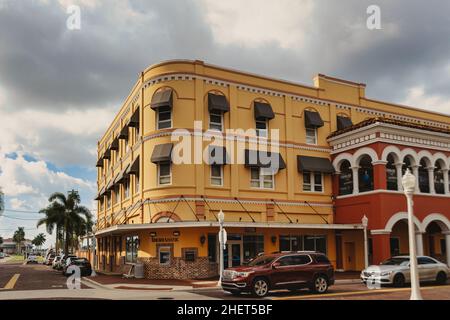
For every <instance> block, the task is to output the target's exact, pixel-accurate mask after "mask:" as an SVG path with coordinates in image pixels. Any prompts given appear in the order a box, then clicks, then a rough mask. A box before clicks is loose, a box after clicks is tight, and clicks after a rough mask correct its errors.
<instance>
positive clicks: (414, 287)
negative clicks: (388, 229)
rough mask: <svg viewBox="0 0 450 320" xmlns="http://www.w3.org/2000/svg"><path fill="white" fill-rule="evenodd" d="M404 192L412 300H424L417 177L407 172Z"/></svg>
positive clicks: (404, 177)
mask: <svg viewBox="0 0 450 320" xmlns="http://www.w3.org/2000/svg"><path fill="white" fill-rule="evenodd" d="M402 185H403V191H404V193H405V196H406V201H407V205H408V236H409V265H410V273H411V300H422V295H421V293H420V283H419V273H418V268H417V256H416V235H415V233H416V232H415V231H416V230H415V227H414V213H413V205H414V203H413V194H414V191H415V189H416V177H414V175H413V174H411V172H410V171H409V169H407V170H406V172H405V175H404V176H403V178H402Z"/></svg>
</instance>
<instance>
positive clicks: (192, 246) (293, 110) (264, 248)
mask: <svg viewBox="0 0 450 320" xmlns="http://www.w3.org/2000/svg"><path fill="white" fill-rule="evenodd" d="M376 116H386V117H390V118H392V119H398V120H405V121H406V120H411V121H412V120H414V119H420V121H423V123H424V124H426V125H427V124H428V125H433V126H441V127H444V128H447V129H448V118H446V117H444V116H442V115H439V114H434V113H430V112H425V111H421V110H419V109H413V108H409V107H403V106H397V105H392V104H387V103H383V102H379V101H375V100H370V99H368V98H366V97H365V85H364V84H359V83H353V82H350V81H345V80H340V79H336V78H332V77H328V76H325V75H318V76H317V77H315V79H314V85H313V86H305V85H300V84H296V83H292V82H288V81H283V80H278V79H271V78H268V77H262V76H259V75H254V74H249V73H245V72H240V71H236V70H231V69H226V68H222V67H218V66H214V65H209V64H206V63H204V62H202V61H183V60H177V61H167V62H163V63H160V64H156V65H153V66H151V67H149V68H148V69H146V70H145V71H143V72H142V73H141V75H140V77H139V79H138V80H137V82H136V84H135V85H134V87H133V88H132V90H131V92H130V94H129V96H128V97H127V98H126V100H125V102H124V103H123V106H122V107H121V108H120V110H119V112H118V113H117V115H116V116H115V118H114V120H113V122H112V123H111V125H110V126H109V128H108V129H107V131H106V132H105V134H104V136H103V137H102V138H101V139H100V141H99V142H98V162H97V167H98V181H97V182H98V197H97V200H99V201H98V217H97V228H96V238H97V257H98V265H97V267H98V268H99V269H100V270H107V271H113V272H126V268H127V265H129V264H132V263H136V262H138V261H140V262H142V263H143V264H144V265H145V275H146V277H149V278H207V277H211V276H214V275H217V273H218V250H219V248H218V239H217V238H218V237H217V233H218V226H219V224H218V220H217V214H218V212H219V211H220V210H223V212H224V214H225V228H226V231H227V234H228V241H227V250H225V267H227V266H234V265H238V264H242V263H243V262H245V261H246V260H248V259H251V258H253V257H255V256H256V255H257V254H259V253H261V252H266V253H268V252H274V251H286V250H317V251H322V252H325V253H326V254H327V255H328V257H329V259H330V260H331V261H332V262H333V263H334V264H336V254H337V251H339V249H338V250H337V249H336V242H335V240H336V235H337V234H339V236H340V237H342V238H343V239H344V240H345V241H346V242H347V243H349V242H350V243H353V245H354V247H355V252H356V254H355V256H354V257H353V258H352V259H354V261H352V262H351V263H350V264H347V263H346V262H345V261H344V264H343V266H342V269H358V270H359V269H361V268H363V266H364V255H363V251H364V248H363V243H364V241H363V232H362V228H363V227H362V225H361V221H352V223H349V224H336V223H335V221H334V196H333V194H334V193H333V172H334V168H333V166H332V163H331V159H332V155H331V152H332V148H331V147H330V145H329V143H328V141H327V137H328V136H329V135H330V134H331V133H332V132H335V131H336V130H338V129H340V128H342V127H345V126H347V125H351V124H352V123H353V124H356V123H359V122H361V121H363V120H365V119H367V118H372V117H376ZM196 121H197V122H196ZM417 121H419V120H417ZM446 121H447V124H446ZM199 122H200V124H201V128H200V129H199V128H197V130H195V129H196V128H195V127H196V123H199ZM197 126H198V125H197ZM177 129H184V130H182V131H179V130H178V131H177V132H178V135H177V134H174V131H176V130H177ZM211 129H213V130H215V131H211ZM227 129H243V130H248V129H255V135H254V136H253V137H250V138H248V137H247V138H248V140H250V141H248V140H246V141H244V140H245V139H244V138H245V137H244V136H243V135H242V132H234V133H232V134H229V135H227V138H226V143H225V144H224V146H223V148H222V147H209V144H210V143H211V142H209V141H208V139H209V140H211V139H210V136H211V134H212V133H211V132H216V133H217V132H224V133H225V132H226V130H227ZM272 129H278V132H277V133H275V132H272V131H271V130H272ZM276 134H277V135H279V139H278V143H276V146H277V147H278V150H277V154H279V156H280V157H279V158H277V159H279V160H280V161H279V162H280V166H279V170H278V171H276V172H270V173H267V170H265V169H266V168H265V167H264V166H263V165H261V164H260V163H259V162H258V161H257V162H256V163H253V162H251V161H250V159H249V158H251V157H250V156H249V154H251V153H252V152H253V151H254V150H253V149H252V141H253V140H252V139H256V138H255V137H258V139H259V140H258V141H259V142H260V143H261V144H262V145H266V146H269V147H270V146H271V145H272V142H271V141H272V140H271V139H272V138H274V137H273V136H272V135H274V136H275V135H276ZM199 135H200V137H199ZM174 137H178V138H179V139H180V141H181V139H183V141H186V140H184V139H187V138H191V139H192V141H194V140H195V139H196V138H199V139H200V140H195V141H200V142H198V143H200V146H201V149H202V150H209V151H208V156H207V157H206V158H208V159H211V158H212V156H214V155H215V152H216V153H217V151H219V150H222V151H225V155H226V157H225V156H224V157H222V158H223V161H220V159H219V161H218V160H217V159H218V158H220V157H218V158H215V160H214V161H210V162H209V163H208V161H201V162H200V163H191V164H190V163H183V164H175V163H174V161H173V159H172V157H173V153H174V152H176V150H177V149H176V145H177V141H174V139H175V138H174ZM181 137H182V138H181ZM205 137H206V138H205ZM202 138H203V139H202ZM239 141H241V144H239V143H238V142H239ZM242 141H244V142H242ZM242 143H243V144H242ZM212 145H217V143H215V142H213V143H212ZM197 147H198V145H197ZM211 150H214V151H212V154H211ZM191 151H192V154H195V153H196V152H197V151H196V149H195V144H194V143H193V144H192V146H191ZM184 152H186V151H184ZM238 154H239V155H240V154H242V163H239V164H236V163H232V164H229V162H232V161H229V158H230V157H231V158H238Z"/></svg>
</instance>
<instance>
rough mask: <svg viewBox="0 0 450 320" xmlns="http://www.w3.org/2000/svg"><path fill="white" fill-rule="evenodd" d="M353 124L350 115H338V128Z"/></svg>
mask: <svg viewBox="0 0 450 320" xmlns="http://www.w3.org/2000/svg"><path fill="white" fill-rule="evenodd" d="M352 125H353V123H352V119H350V118H348V117H342V116H337V129H338V130H342V129H345V128H348V127H351V126H352Z"/></svg>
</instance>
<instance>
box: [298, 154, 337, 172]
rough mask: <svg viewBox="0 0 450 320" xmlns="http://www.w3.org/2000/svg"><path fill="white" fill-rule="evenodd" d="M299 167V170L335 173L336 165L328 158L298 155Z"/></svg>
mask: <svg viewBox="0 0 450 320" xmlns="http://www.w3.org/2000/svg"><path fill="white" fill-rule="evenodd" d="M297 168H298V171H299V172H305V171H307V172H320V173H324V174H331V173H334V167H333V165H332V164H331V161H330V159H327V158H319V157H308V156H297Z"/></svg>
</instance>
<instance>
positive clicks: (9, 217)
mask: <svg viewBox="0 0 450 320" xmlns="http://www.w3.org/2000/svg"><path fill="white" fill-rule="evenodd" d="M0 217H5V218H8V219H15V220H24V221H36V220H40V218H37V219H29V218H17V217H11V216H7V215H4V214H2V215H0Z"/></svg>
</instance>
